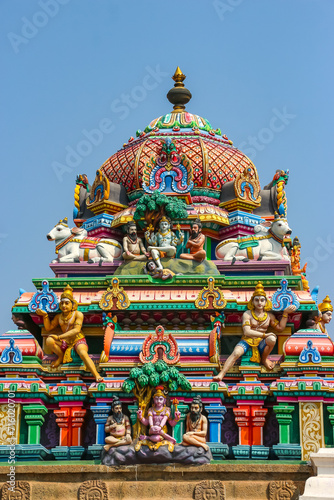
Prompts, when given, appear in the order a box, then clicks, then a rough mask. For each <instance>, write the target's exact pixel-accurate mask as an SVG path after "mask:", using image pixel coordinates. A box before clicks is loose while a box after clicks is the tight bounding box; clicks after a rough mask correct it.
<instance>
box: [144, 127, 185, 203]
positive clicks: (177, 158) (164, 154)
mask: <svg viewBox="0 0 334 500" xmlns="http://www.w3.org/2000/svg"><path fill="white" fill-rule="evenodd" d="M142 185H143V189H144V191H145V192H146V193H153V192H154V191H156V190H158V191H160V192H166V193H177V194H182V193H188V192H189V191H191V190H192V188H193V186H194V183H193V170H192V167H191V162H190V160H189V159H188V158H187V156H186V155H185V154H182V152H181V149H180V147H179V146H178V144H177V142H176V141H173V140H172V139H171V138H170V137H168V138H167V139H165V140H164V141H162V143H161V149H160V151H159V152H158V154H157V155H156V157H152V158H151V160H150V162H149V163H146V166H145V169H144V172H143V183H142Z"/></svg>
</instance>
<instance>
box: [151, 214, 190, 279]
mask: <svg viewBox="0 0 334 500" xmlns="http://www.w3.org/2000/svg"><path fill="white" fill-rule="evenodd" d="M171 226H172V222H171V220H170V219H169V218H167V217H165V216H164V217H162V218H161V219H160V221H159V230H158V231H157V232H156V233H151V229H152V226H151V227H149V228H148V229H147V231H146V232H145V239H146V241H147V244H148V245H149V247H148V248H147V251H148V252H149V253H150V255H151V256H152V259H153V260H154V262H155V263H156V265H157V269H158V270H159V269H160V270H161V269H163V267H162V264H161V261H160V258H162V257H175V255H176V248H177V246H178V245H181V243H182V242H183V239H184V234H183V231H181V230H180V229H178V232H179V237H177V236H176V234H175V233H174V232H173V231H172V229H171Z"/></svg>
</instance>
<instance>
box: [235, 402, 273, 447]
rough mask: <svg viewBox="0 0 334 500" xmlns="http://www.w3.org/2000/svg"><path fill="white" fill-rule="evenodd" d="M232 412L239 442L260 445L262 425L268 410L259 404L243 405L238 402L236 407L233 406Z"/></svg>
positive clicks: (261, 441) (261, 442)
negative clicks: (237, 428) (237, 429)
mask: <svg viewBox="0 0 334 500" xmlns="http://www.w3.org/2000/svg"><path fill="white" fill-rule="evenodd" d="M233 413H234V415H235V422H236V424H237V425H238V427H239V444H243V445H249V446H252V445H253V444H254V445H262V444H263V426H264V424H265V421H266V415H267V413H268V410H267V409H266V408H262V406H261V405H259V404H257V405H253V404H247V405H243V404H240V403H238V407H237V408H233Z"/></svg>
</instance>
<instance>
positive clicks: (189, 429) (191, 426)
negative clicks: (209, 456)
mask: <svg viewBox="0 0 334 500" xmlns="http://www.w3.org/2000/svg"><path fill="white" fill-rule="evenodd" d="M202 409H203V404H202V401H201V399H200V398H197V397H196V398H194V399H193V400H192V403H191V406H190V412H189V413H188V415H187V418H186V433H185V434H184V435H183V441H182V443H181V444H182V445H183V446H198V447H202V448H204V449H205V450H206V451H207V450H208V449H209V446H208V445H207V444H206V435H207V432H208V420H207V418H206V417H205V416H204V415H202Z"/></svg>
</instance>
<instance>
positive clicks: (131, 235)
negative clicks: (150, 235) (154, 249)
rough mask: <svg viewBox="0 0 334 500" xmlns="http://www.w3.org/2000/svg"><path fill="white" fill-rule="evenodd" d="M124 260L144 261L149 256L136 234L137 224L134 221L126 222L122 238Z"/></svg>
mask: <svg viewBox="0 0 334 500" xmlns="http://www.w3.org/2000/svg"><path fill="white" fill-rule="evenodd" d="M123 248H124V252H123V254H122V257H123V259H124V260H135V261H145V260H147V257H149V256H150V254H149V253H148V252H146V249H145V246H144V243H143V240H142V239H141V238H139V237H138V235H137V226H136V223H135V222H128V224H127V227H126V235H125V236H124V238H123Z"/></svg>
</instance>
